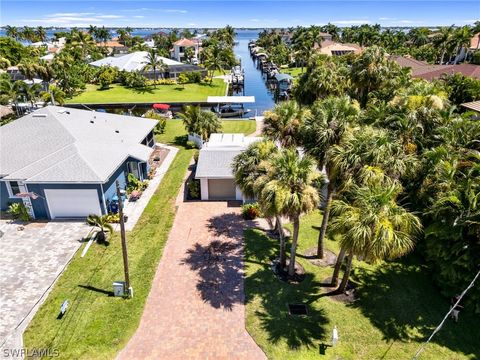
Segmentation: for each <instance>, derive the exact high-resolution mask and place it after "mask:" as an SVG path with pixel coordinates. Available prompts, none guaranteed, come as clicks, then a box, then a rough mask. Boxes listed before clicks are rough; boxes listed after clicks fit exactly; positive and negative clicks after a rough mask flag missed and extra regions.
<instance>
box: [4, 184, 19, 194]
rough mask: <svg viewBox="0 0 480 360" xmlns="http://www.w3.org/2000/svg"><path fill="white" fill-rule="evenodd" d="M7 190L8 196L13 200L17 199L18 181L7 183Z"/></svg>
mask: <svg viewBox="0 0 480 360" xmlns="http://www.w3.org/2000/svg"><path fill="white" fill-rule="evenodd" d="M6 184H7V190H8V195H9V196H10V197H11V198H13V197H17V196H16V194H18V193H19V192H20V185H19V184H18V181H7V182H6Z"/></svg>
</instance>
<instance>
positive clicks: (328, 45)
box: [314, 39, 362, 56]
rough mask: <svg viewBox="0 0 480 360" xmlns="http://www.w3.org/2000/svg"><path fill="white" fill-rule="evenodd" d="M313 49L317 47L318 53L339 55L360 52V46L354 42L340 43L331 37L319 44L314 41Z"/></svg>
mask: <svg viewBox="0 0 480 360" xmlns="http://www.w3.org/2000/svg"><path fill="white" fill-rule="evenodd" d="M314 49H317V51H318V53H319V54H323V55H327V56H340V55H347V54H360V53H361V52H362V48H361V47H360V46H358V45H356V44H342V43H338V42H336V41H332V40H331V39H330V40H328V39H326V40H323V41H322V42H321V43H320V45H318V43H315V45H314Z"/></svg>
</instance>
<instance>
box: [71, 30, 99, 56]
mask: <svg viewBox="0 0 480 360" xmlns="http://www.w3.org/2000/svg"><path fill="white" fill-rule="evenodd" d="M69 43H70V44H71V45H72V47H73V48H75V49H79V50H80V54H81V58H82V60H85V58H86V56H87V54H88V52H89V51H90V50H92V49H93V48H94V47H95V41H94V40H93V38H92V36H91V35H90V34H88V33H84V32H83V31H75V32H72V36H71V37H70V39H69Z"/></svg>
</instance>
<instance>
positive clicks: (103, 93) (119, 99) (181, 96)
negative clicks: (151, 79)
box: [66, 79, 227, 104]
mask: <svg viewBox="0 0 480 360" xmlns="http://www.w3.org/2000/svg"><path fill="white" fill-rule="evenodd" d="M226 87H227V84H226V83H224V82H223V80H222V79H213V82H212V84H211V85H210V84H186V85H185V86H183V85H158V86H157V87H156V88H154V87H150V88H149V89H148V90H145V91H139V90H135V89H130V88H126V87H124V86H121V85H118V84H114V85H111V86H110V89H108V90H98V86H97V85H91V84H89V85H87V88H86V90H85V91H84V92H82V93H81V94H79V95H77V96H75V97H73V98H72V99H68V100H67V101H66V103H67V104H78V103H80V104H115V103H135V102H138V103H142V102H146V103H150V102H159V103H162V102H189V101H193V102H198V101H206V100H207V96H223V95H225V92H226Z"/></svg>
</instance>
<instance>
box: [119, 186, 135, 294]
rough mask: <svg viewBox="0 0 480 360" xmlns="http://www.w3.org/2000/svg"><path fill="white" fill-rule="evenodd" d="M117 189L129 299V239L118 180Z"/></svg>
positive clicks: (124, 270)
mask: <svg viewBox="0 0 480 360" xmlns="http://www.w3.org/2000/svg"><path fill="white" fill-rule="evenodd" d="M115 185H116V187H117V196H118V215H119V217H120V237H121V238H122V255H123V272H124V274H125V288H126V291H127V297H132V296H133V289H132V288H131V287H130V273H129V271H128V252H127V239H126V236H125V223H124V219H123V201H122V194H121V192H120V183H119V182H118V180H117V181H116V182H115Z"/></svg>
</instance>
